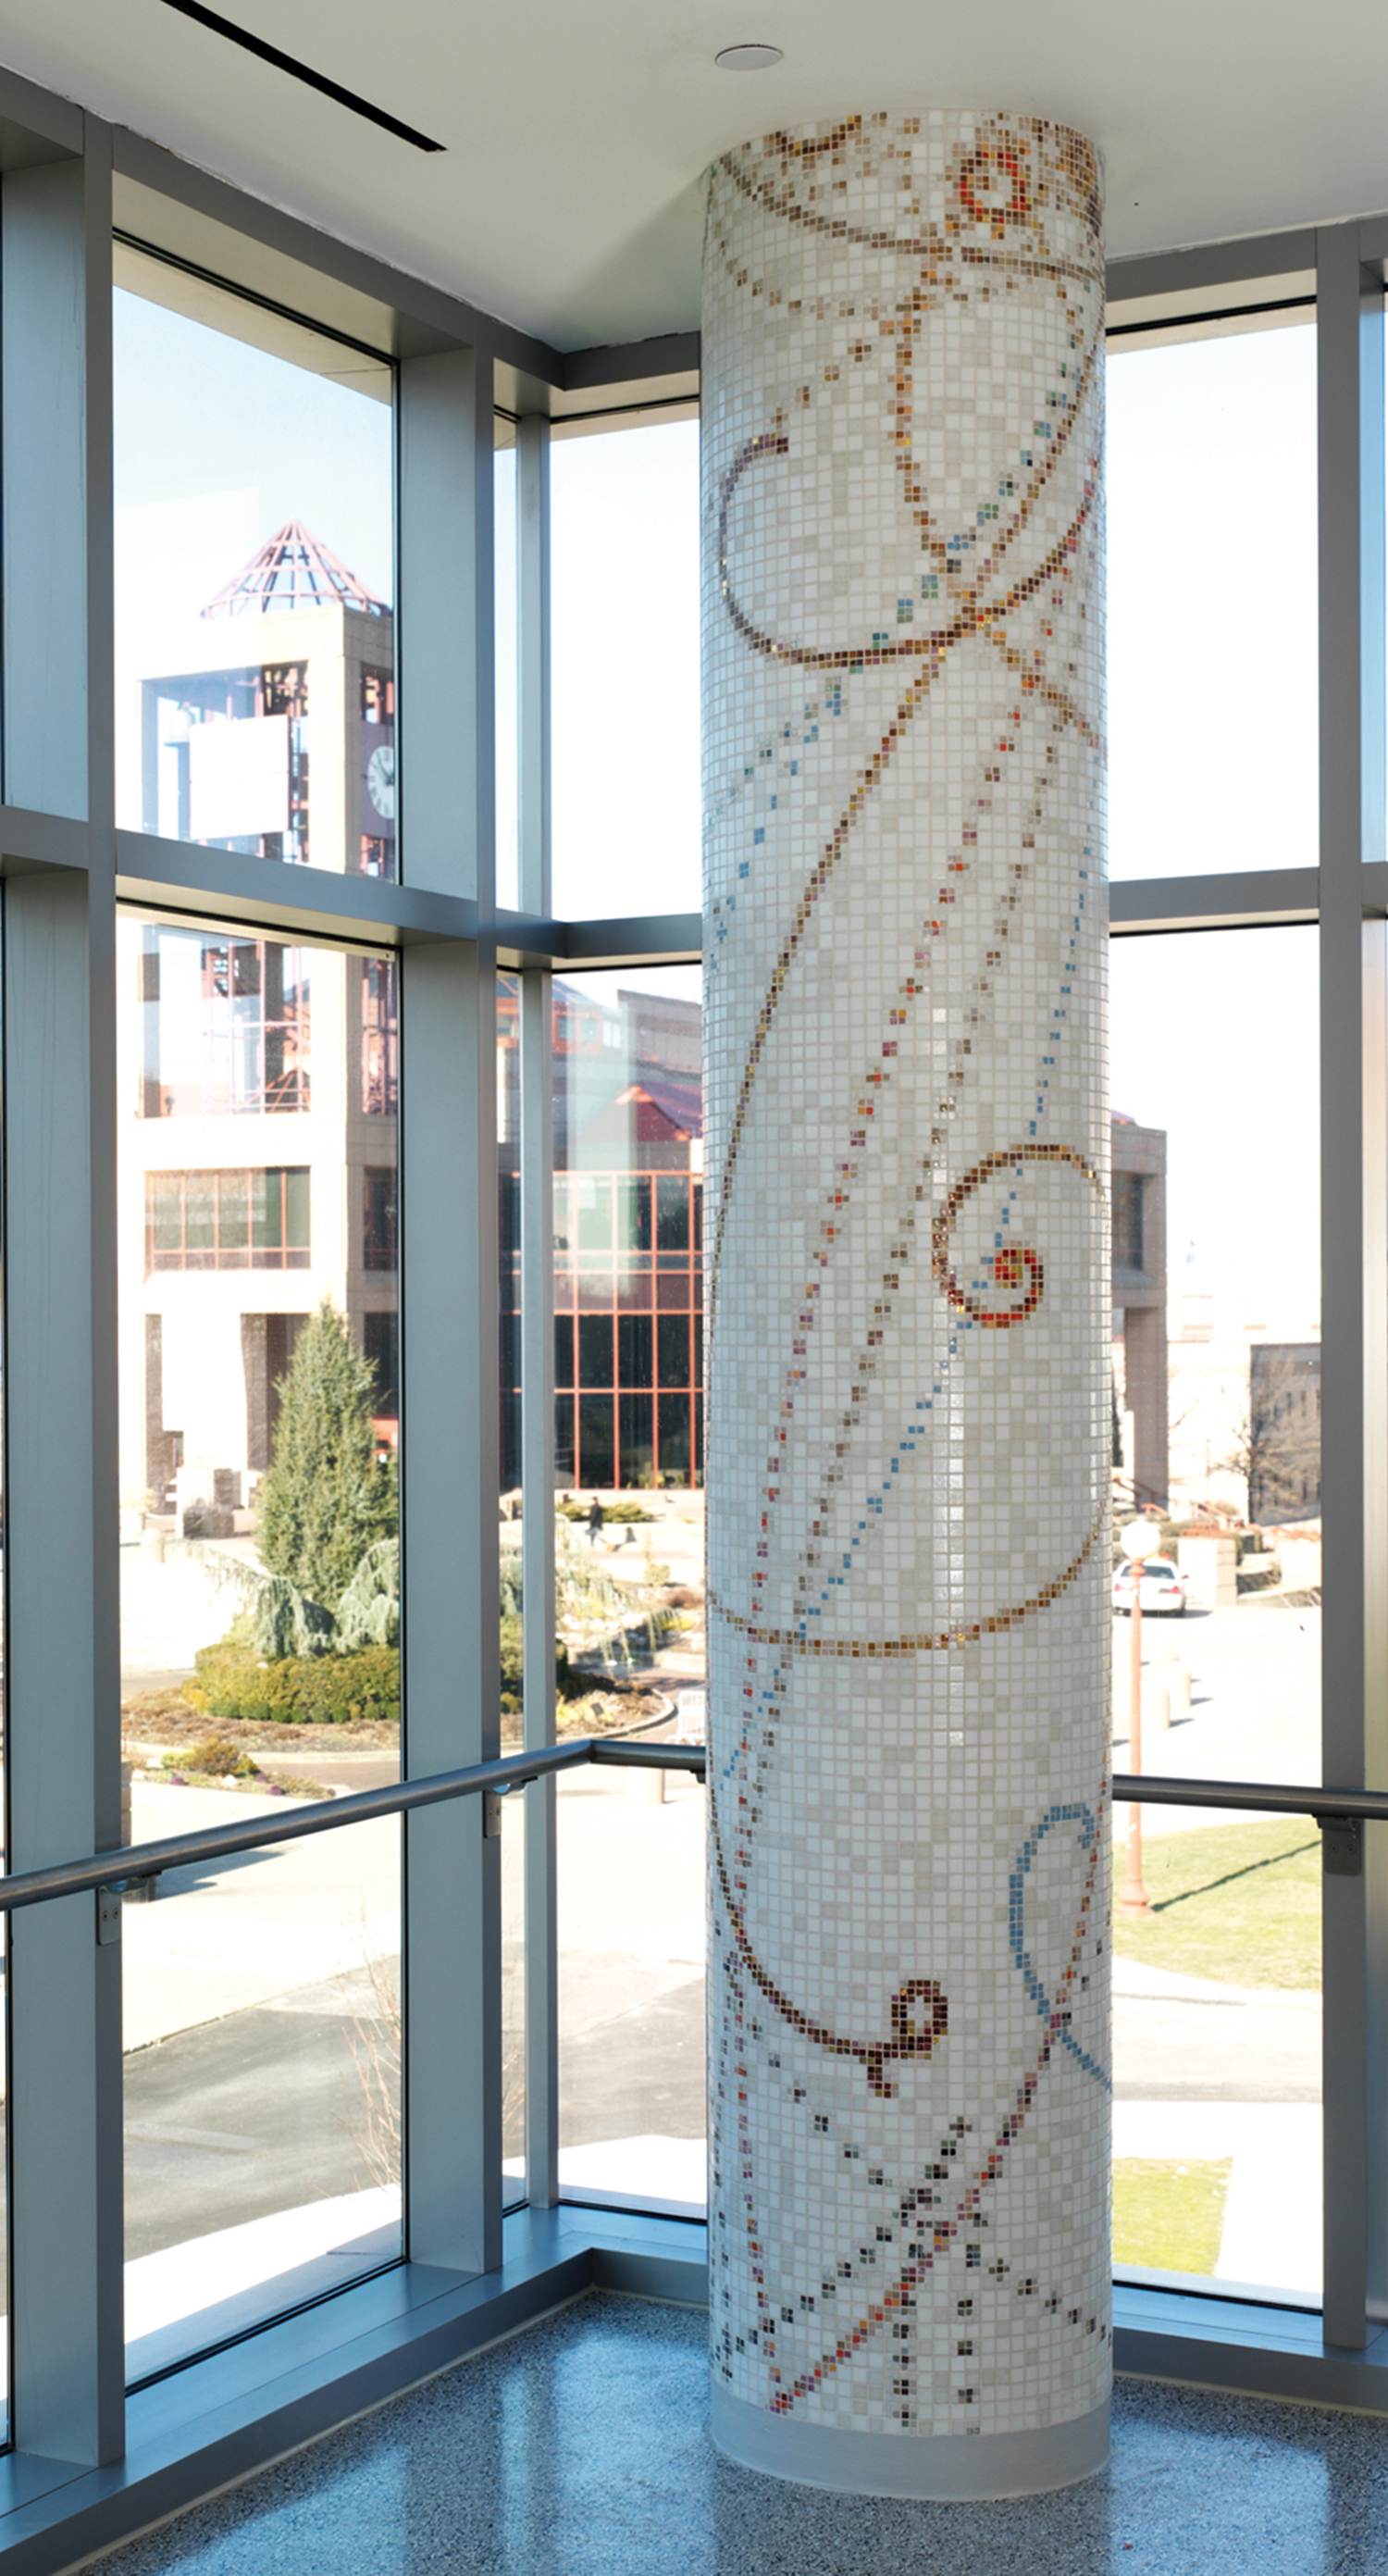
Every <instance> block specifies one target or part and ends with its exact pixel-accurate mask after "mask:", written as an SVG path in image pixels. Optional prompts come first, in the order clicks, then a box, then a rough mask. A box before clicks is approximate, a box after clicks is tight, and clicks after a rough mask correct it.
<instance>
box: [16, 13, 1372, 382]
mask: <svg viewBox="0 0 1388 2576" xmlns="http://www.w3.org/2000/svg"><path fill="white" fill-rule="evenodd" d="M218 5H220V7H221V9H222V12H223V14H224V15H227V16H229V17H234V18H235V19H236V21H237V23H238V24H240V25H243V26H245V27H247V28H248V29H250V30H251V31H252V32H254V33H255V34H257V35H260V36H262V37H264V38H265V39H266V40H267V41H269V42H270V43H272V44H275V45H278V46H280V47H282V48H283V49H284V50H285V51H287V52H289V53H292V54H294V55H296V56H297V57H298V58H300V59H301V60H303V61H306V62H309V63H311V64H312V65H313V66H314V67H315V69H317V70H319V71H321V72H324V73H326V74H327V75H328V76H329V77H330V78H332V79H335V80H337V81H340V82H342V83H343V84H344V85H345V86H346V87H348V88H350V89H353V90H357V91H360V92H361V93H362V94H364V95H365V96H366V97H367V98H369V99H371V100H372V101H374V102H375V103H376V104H378V105H379V106H381V107H383V108H385V109H387V110H389V111H390V112H391V113H392V114H393V115H395V116H398V117H401V118H403V119H404V120H405V121H406V122H408V123H409V124H411V125H415V126H418V127H421V128H422V129H423V130H424V131H425V132H426V133H428V134H432V135H434V136H436V137H437V138H438V140H439V141H440V142H442V143H444V144H446V146H447V151H446V152H444V153H440V154H431V155H426V154H424V153H421V152H417V151H415V150H414V149H412V147H411V146H409V145H408V144H405V143H400V142H398V141H396V140H395V139H394V138H393V137H391V136H389V135H387V134H384V133H382V132H380V131H379V130H378V129H377V128H375V127H373V126H371V125H369V124H367V123H365V122H364V121H363V120H362V119H360V118H358V117H356V116H353V115H352V114H350V113H349V112H348V111H347V110H345V109H343V108H341V107H338V106H336V105H334V104H333V103H332V102H331V101H330V100H328V99H325V98H322V97H320V96H319V95H317V94H316V93H315V92H314V91H312V90H310V89H307V88H305V87H304V86H303V85H302V84H301V83H300V82H297V81H294V80H291V79H288V78H286V77H285V75H284V74H282V73H280V72H278V71H276V70H274V69H272V68H271V67H270V66H268V65H266V64H263V63H260V62H258V61H256V60H255V58H254V57H253V56H251V55H248V54H246V53H244V52H242V51H241V49H240V48H239V47H236V46H233V45H230V44H228V43H226V42H225V41H224V40H223V39H221V38H220V37H218V36H216V35H214V34H212V33H210V32H208V31H207V30H205V29H204V28H202V27H200V26H198V25H197V24H196V23H194V22H192V21H190V20H188V19H186V18H183V17H181V16H179V15H178V14H176V13H175V11H173V10H172V9H169V8H166V7H165V6H163V5H162V0H97V4H96V5H94V0H0V61H4V62H5V63H8V64H9V65H10V66H11V67H12V68H13V69H14V70H16V71H20V72H24V73H26V74H28V76H29V77H30V78H31V79H34V80H37V81H41V82H42V83H44V84H45V85H46V86H47V87H49V88H51V89H56V90H59V91H61V92H63V93H64V94H65V95H66V96H68V97H70V98H73V99H76V100H78V101H80V103H81V104H82V105H84V106H86V107H89V108H93V109H95V110H97V111H98V112H99V113H100V114H103V115H105V116H109V117H111V118H114V119H115V120H116V121H117V122H119V123H121V124H125V125H130V126H133V127H134V128H136V129H137V131H139V132H141V133H143V134H146V135H150V136H152V137H153V138H154V139H155V140H156V141H158V142H160V143H164V144H167V145H168V146H169V147H170V148H171V149H172V150H174V151H176V152H180V153H182V154H184V155H185V156H186V157H187V158H189V159H190V160H193V161H196V162H199V163H201V164H202V165H203V166H204V167H205V168H207V169H210V170H213V171H216V172H217V173H218V174H219V175H220V176H222V177H225V178H228V179H232V180H234V181H236V182H238V183H239V184H241V185H242V186H244V187H246V188H249V189H251V190H252V191H254V192H255V193H256V194H257V195H259V196H263V197H267V198H269V199H271V200H273V201H274V202H275V203H276V204H279V205H282V206H285V207H288V208H290V209H291V210H292V211H294V212H295V213H297V214H300V215H303V216H306V217H307V218H308V219H309V220H310V221H312V222H314V223H317V224H321V225H322V226H324V227H325V228H326V229H328V230H330V231H332V232H334V233H337V234H339V235H341V236H342V237H344V238H346V239H348V240H351V241H354V242H356V243H359V244H360V245H362V246H363V247H364V248H366V249H369V250H372V251H375V252H377V253H378V254H380V255H381V256H383V257H385V258H388V259H390V260H392V261H394V262H395V263H397V264H398V265H400V266H403V267H405V268H409V269H411V270H414V271H415V272H416V273H418V274H420V275H423V276H426V277H428V278H430V279H432V280H433V281H434V282H436V283H437V284H439V285H441V286H444V287H447V288H449V289H451V290H452V291H454V292H455V293H459V294H462V295H465V296H467V297H468V298H469V299H471V300H472V301H473V302H475V303H478V304H481V305H482V306H484V307H485V308H486V309H487V310H489V311H491V312H493V313H497V314H501V315H503V316H504V317H505V318H506V319H507V320H509V321H511V322H514V323H517V324H519V325H521V326H523V327H525V328H527V329H530V330H534V331H538V332H539V333H541V334H542V335H543V336H544V337H545V338H546V339H549V340H551V341H553V342H554V343H555V344H556V345H557V346H559V347H561V348H580V347H584V346H589V345H592V344H596V343H603V342H610V341H621V340H634V339H643V338H646V337H648V336H650V335H652V334H655V333H660V332H666V331H678V330H685V329H689V328H691V327H692V326H693V325H694V324H695V323H696V322H697V320H698V309H699V254H700V239H701V232H702V220H703V213H702V191H701V186H700V177H701V173H702V171H703V170H704V168H705V166H706V164H707V163H708V161H709V160H710V158H711V157H712V156H713V155H714V154H716V153H718V152H719V151H722V150H724V149H726V147H727V146H728V145H730V144H732V143H736V142H739V141H741V140H742V139H743V138H744V137H745V136H748V135H751V134H759V133H762V132H764V131H766V130H767V129H768V128H770V127H772V126H779V125H786V124H792V123H800V122H802V121H805V120H809V119H813V118H816V117H820V116H826V115H833V114H840V113H845V112H850V111H853V110H857V109H872V108H877V107H886V108H913V107H920V106H965V107H996V106H1005V107H1011V108H1014V109H1020V110H1023V111H1029V112H1032V113H1040V114H1045V115H1051V116H1056V117H1060V118H1064V119H1065V120H1067V121H1068V122H1070V123H1072V124H1075V125H1078V126H1081V127H1082V128H1084V129H1085V131H1086V132H1087V133H1089V134H1090V135H1091V136H1092V137H1093V138H1094V140H1095V141H1096V142H1097V143H1098V144H1099V145H1100V146H1101V148H1102V150H1103V152H1104V154H1105V156H1106V160H1107V164H1108V209H1109V211H1108V239H1109V249H1110V252H1111V253H1113V254H1118V255H1121V254H1123V253H1126V252H1131V251H1139V250H1153V249H1160V248H1166V247H1170V246H1172V245H1174V244H1177V243H1183V242H1191V241H1204V240H1212V239H1217V238H1219V237H1222V236H1227V235H1229V234H1235V233H1250V232H1261V231H1264V230H1268V229H1271V228H1273V227H1276V226H1280V225H1287V224H1299V223H1305V222H1309V221H1326V220H1329V219H1332V218H1334V217H1336V216H1344V215H1350V214H1360V213H1367V212H1371V211H1377V210H1378V209H1380V208H1383V207H1385V206H1388V118H1385V113H1384V107H1385V101H1386V100H1388V10H1385V9H1384V7H1383V6H1382V5H1381V0H1372V5H1371V0H1323V5H1322V6H1321V7H1320V8H1308V7H1307V6H1306V5H1305V0H1263V5H1262V7H1261V8H1260V9H1259V10H1258V12H1257V13H1256V15H1255V13H1254V12H1253V11H1252V10H1251V9H1249V8H1247V7H1240V6H1237V5H1232V0H1223V5H1220V0H1215V4H1214V5H1213V6H1212V5H1211V0H1162V5H1161V6H1156V5H1153V0H1047V5H1045V6H1039V5H1037V0H991V5H989V6H987V7H983V6H980V5H979V0H972V5H961V0H950V5H945V0H834V4H833V5H831V0H500V5H493V6H491V7H488V8H475V7H474V8H468V7H466V6H464V5H460V0H390V5H387V6H385V7H382V5H381V0H278V5H275V0H218ZM747 39H763V40H769V41H771V42H774V43H776V44H779V45H781V46H782V47H783V48H784V53H785V59H784V61H783V63H782V64H781V65H780V66H779V67H778V68H777V69H776V70H774V71H770V72H764V73H730V72H723V71H719V70H718V69H717V68H716V67H715V65H714V60H713V57H714V55H715V53H716V52H717V51H718V50H719V49H720V47H722V46H724V45H728V44H732V43H736V42H738V41H739V40H747Z"/></svg>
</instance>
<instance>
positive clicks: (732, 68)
mask: <svg viewBox="0 0 1388 2576" xmlns="http://www.w3.org/2000/svg"><path fill="white" fill-rule="evenodd" d="M713 59H714V61H715V62H716V64H717V65H718V68H719V70H720V71H722V72H769V71H770V69H771V67H772V65H773V63H779V62H780V61H781V59H782V56H781V48H780V46H779V45H725V46H724V47H723V51H722V53H721V54H715V55H714V57H713Z"/></svg>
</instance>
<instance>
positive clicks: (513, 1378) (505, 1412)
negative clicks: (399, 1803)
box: [496, 975, 551, 2208]
mask: <svg viewBox="0 0 1388 2576" xmlns="http://www.w3.org/2000/svg"><path fill="white" fill-rule="evenodd" d="M496 1101H497V1114H496V1136H497V1177H498V1193H499V1196H498V1208H497V1218H498V1226H497V1234H498V1242H499V1247H500V1262H499V1272H498V1281H497V1287H498V1297H497V1307H498V1318H497V1320H498V1330H499V1334H500V1356H501V1368H500V1384H501V1529H500V1540H501V1743H502V1750H503V1752H507V1753H513V1752H515V1751H517V1750H518V1748H519V1746H520V1743H521V1740H522V1736H523V1732H524V1725H523V1718H524V1710H523V1702H522V1690H523V1685H524V1679H525V1659H524V1655H523V1653H522V1628H521V1620H522V1613H523V1609H524V1601H525V1591H524V1583H523V1573H524V1567H523V1563H522V1553H521V1551H522V1543H523V1540H524V1535H525V1520H524V1506H525V1504H526V1502H527V1500H528V1496H527V1494H526V1492H525V1488H524V1484H523V1482H522V1474H521V1469H522V1457H521V1338H520V1333H521V1316H520V1303H521V1261H520V982H519V978H518V977H517V976H515V975H498V977H497V981H496ZM550 1507H551V1498H550V1497H549V1496H548V1495H541V1496H540V1497H539V1509H540V1510H541V1511H547V1510H549V1509H550ZM524 1806H525V1802H524V1800H523V1799H522V1798H520V1797H507V1798H503V1800H502V1802H501V2054H502V2086H501V2157H502V2189H503V2193H504V2197H505V2203H506V2206H507V2207H508V2208H509V2207H510V2206H512V2205H513V2204H514V2203H515V2202H517V2201H522V2200H524V2198H525V1836H526V1818H525V1812H524Z"/></svg>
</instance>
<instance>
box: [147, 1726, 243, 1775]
mask: <svg viewBox="0 0 1388 2576" xmlns="http://www.w3.org/2000/svg"><path fill="white" fill-rule="evenodd" d="M165 1767H166V1769H168V1770H175V1769H177V1770H179V1771H211V1772H215V1774H216V1776H217V1777H218V1779H221V1780H224V1779H225V1778H226V1777H227V1775H228V1773H230V1774H231V1776H232V1777H233V1778H235V1779H237V1780H250V1779H253V1778H254V1776H255V1764H254V1763H253V1762H252V1760H251V1758H250V1756H249V1754H247V1753H245V1752H243V1751H242V1748H241V1746H240V1745H239V1744H233V1743H232V1741H231V1738H230V1736H228V1735H204V1736H202V1737H201V1738H200V1740H199V1741H198V1743H196V1744H194V1745H191V1746H190V1747H189V1750H188V1751H187V1752H186V1753H177V1754H174V1753H170V1754H166V1755H165Z"/></svg>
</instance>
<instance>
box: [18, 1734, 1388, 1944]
mask: <svg viewBox="0 0 1388 2576" xmlns="http://www.w3.org/2000/svg"><path fill="white" fill-rule="evenodd" d="M589 1762H595V1763H597V1764H599V1765H605V1764H606V1765H611V1766H613V1767H615V1768H617V1769H621V1770H628V1771H637V1770H640V1771H692V1772H694V1773H696V1774H697V1775H698V1777H699V1778H700V1779H702V1778H703V1777H704V1775H705V1772H706V1770H707V1767H708V1754H707V1750H706V1748H705V1747H704V1746H703V1745H702V1744H662V1743H656V1744H633V1743H632V1742H631V1741H630V1739H628V1738H622V1737H619V1736H610V1735H609V1736H603V1735H584V1736H579V1737H577V1738H576V1739H575V1740H574V1741H573V1742H572V1743H569V1744H547V1745H544V1746H540V1747H537V1748H536V1749H535V1750H534V1751H532V1752H529V1753H502V1754H498V1755H497V1757H496V1759H495V1760H494V1761H491V1762H473V1763H470V1764H469V1765H468V1766H467V1767H466V1769H464V1770H461V1771H435V1772H431V1773H430V1774H429V1775H428V1776H427V1777H426V1778H424V1779H422V1780H399V1781H396V1782H394V1783H393V1784H392V1785H391V1786H390V1787H388V1788H384V1789H358V1790H356V1791H354V1792H353V1794H352V1795H351V1796H350V1797H346V1798H333V1799H325V1800H324V1801H323V1803H322V1804H321V1805H318V1806H311V1807H295V1808H292V1809H291V1810H290V1812H289V1814H288V1815H285V1816H282V1817H277V1818H276V1819H275V1821H274V1823H273V1824H268V1823H266V1822H264V1821H263V1820H262V1819H261V1818H259V1817H256V1816H248V1817H247V1818H246V1821H245V1823H244V1824H236V1825H220V1826H209V1827H208V1828H207V1829H206V1830H205V1831H203V1832H200V1833H191V1834H169V1835H166V1836H165V1838H164V1839H163V1841H161V1842H154V1843H131V1844H129V1845H127V1846H122V1847H121V1848H119V1849H117V1850H114V1851H107V1852H97V1853H94V1854H93V1856H92V1857H91V1859H89V1860H65V1861H56V1862H53V1863H52V1864H51V1865H50V1866H49V1867H48V1868H47V1869H27V1870H18V1871H16V1872H15V1874H14V1876H13V1877H11V1878H4V1877H0V1914H14V1913H17V1912H18V1911H19V1909H20V1908H21V1907H22V1906H25V1905H44V1904H47V1903H49V1902H50V1901H51V1900H52V1899H53V1898H55V1897H59V1896H81V1895H82V1894H84V1893H85V1892H86V1891H88V1890H90V1889H93V1888H98V1887H101V1888H117V1887H120V1886H122V1885H126V1884H128V1883H129V1882H130V1881H131V1880H142V1879H150V1878H159V1877H161V1876H162V1875H163V1873H164V1872H165V1871H166V1870H171V1869H188V1868H191V1867H193V1866H195V1865H196V1864H197V1863H198V1862H200V1861H211V1860H231V1859H234V1858H235V1856H236V1854H237V1853H238V1852H245V1851H261V1850H264V1849H267V1848H268V1847H269V1846H271V1845H272V1844H275V1843H292V1842H299V1841H302V1839H303V1837H304V1836H305V1835H306V1834H327V1833H336V1832H337V1831H338V1830H339V1829H340V1828H341V1827H342V1826H345V1825H362V1824H370V1823H371V1822H372V1821H373V1820H374V1819H375V1818H377V1817H380V1816H407V1815H411V1814H413V1812H414V1811H415V1809H416V1808H419V1807H437V1806H441V1805H443V1804H444V1803H445V1802H446V1801H447V1800H449V1799H452V1798H475V1797H478V1796H481V1795H483V1794H485V1793H486V1792H487V1791H491V1792H492V1793H494V1794H497V1795H504V1794H506V1793H507V1792H508V1791H510V1790H512V1789H523V1788H525V1787H526V1786H527V1784H528V1783H529V1782H530V1781H532V1780H544V1779H547V1778H549V1777H551V1776H552V1774H553V1773H555V1772H556V1771H574V1770H579V1769H581V1768H582V1767H583V1765H584V1764H585V1763H589ZM1113 1795H1114V1797H1115V1798H1116V1799H1121V1800H1122V1801H1123V1802H1124V1803H1125V1804H1128V1805H1144V1806H1145V1805H1150V1806H1157V1807H1243V1808H1251V1809H1254V1810H1255V1811H1260V1812H1263V1813H1266V1814H1268V1815H1275V1816H1313V1817H1314V1818H1315V1819H1316V1822H1317V1823H1323V1822H1326V1821H1331V1822H1335V1823H1344V1822H1350V1821H1352V1822H1356V1823H1383V1822H1388V1790H1383V1789H1327V1788H1319V1789H1308V1788H1301V1787H1298V1786H1296V1785H1294V1784H1291V1783H1288V1782H1285V1781H1275V1782H1272V1783H1271V1784H1268V1783H1263V1784H1259V1783H1258V1782H1255V1781H1252V1780H1173V1779H1166V1778H1161V1777H1158V1776H1154V1775H1152V1774H1149V1773H1147V1772H1132V1771H1116V1772H1115V1773H1114V1775H1113Z"/></svg>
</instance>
